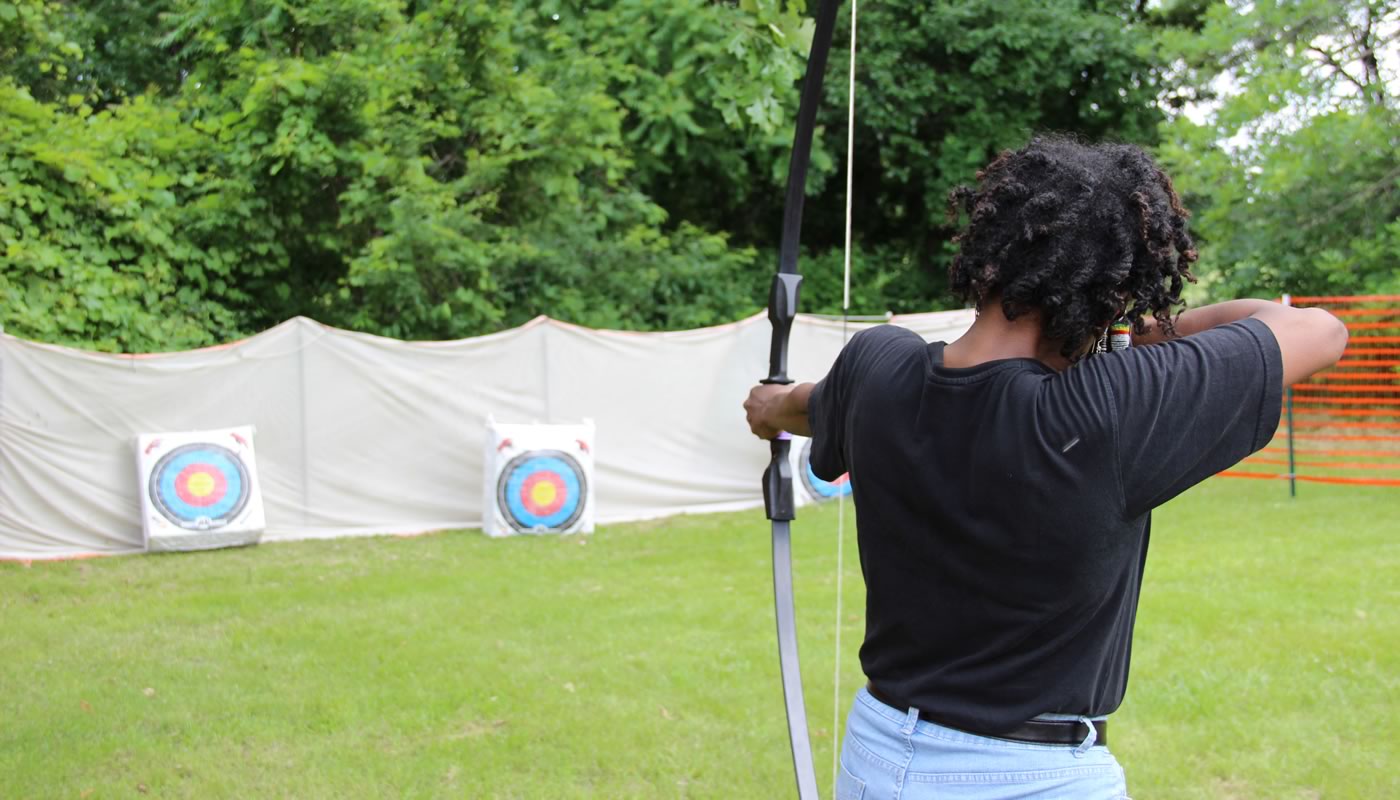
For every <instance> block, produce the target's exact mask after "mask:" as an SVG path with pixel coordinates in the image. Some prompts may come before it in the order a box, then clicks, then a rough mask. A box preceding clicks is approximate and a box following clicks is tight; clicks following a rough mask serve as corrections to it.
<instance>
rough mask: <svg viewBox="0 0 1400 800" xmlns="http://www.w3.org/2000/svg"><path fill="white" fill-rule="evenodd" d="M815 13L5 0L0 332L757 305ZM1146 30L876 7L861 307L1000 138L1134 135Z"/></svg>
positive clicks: (994, 10) (1069, 9) (1127, 10)
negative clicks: (1045, 132)
mask: <svg viewBox="0 0 1400 800" xmlns="http://www.w3.org/2000/svg"><path fill="white" fill-rule="evenodd" d="M807 11H808V9H807V8H806V4H804V3H803V2H801V1H800V0H740V2H716V1H714V0H679V1H678V0H544V2H526V0H516V2H511V3H499V2H498V3H489V2H460V1H459V0H297V1H296V2H288V1H287V0H154V1H153V2H142V1H140V0H93V2H89V3H82V4H72V3H59V2H45V1H44V0H0V57H3V59H4V63H5V64H6V67H5V71H4V74H3V75H0V86H3V92H4V93H3V100H4V105H3V108H0V117H2V118H3V119H4V120H5V121H6V122H7V125H6V129H5V130H4V131H3V132H0V153H3V157H4V159H5V163H4V172H3V181H4V183H3V192H4V194H3V195H0V239H2V241H0V246H3V247H4V248H5V251H6V254H7V255H6V257H5V260H4V262H3V263H0V291H3V292H4V306H3V308H0V323H3V324H4V325H6V326H7V327H8V329H9V330H10V331H11V332H13V333H17V334H20V335H24V336H33V337H36V338H41V339H49V340H54V341H63V342H70V343H82V344H89V345H92V346H96V347H100V348H103V349H166V348H179V347H188V346H192V345H197V344H203V343H206V342H210V341H216V340H220V339H225V338H229V337H232V336H238V335H243V334H246V333H249V332H252V331H256V330H259V329H261V328H264V327H267V326H269V325H273V324H276V323H277V322H280V321H282V320H283V319H286V318H287V317H290V316H292V315H296V314H306V315H310V316H313V317H315V318H317V319H321V320H324V321H326V322H329V323H332V324H337V325H344V326H349V327H353V328H356V329H360V330H366V331H371V332H375V333H380V334H388V335H393V336H400V337H406V338H422V337H427V338H440V337H457V336H466V335H471V334H478V333H484V332H489V331H492V330H496V329H499V328H500V327H502V326H505V325H513V324H516V323H519V322H522V321H525V320H527V319H529V318H531V317H533V316H535V315H537V314H549V315H551V316H554V317H558V318H561V319H566V320H570V321H574V322H579V323H583V324H588V325H601V326H610V327H624V328H643V329H653V328H674V327H689V326H693V325H702V324H709V323H714V322H721V321H726V320H730V319H734V318H736V317H739V316H742V315H745V314H749V313H752V312H754V311H756V310H757V309H758V308H759V307H760V305H761V304H762V302H763V299H764V297H765V292H764V286H765V284H766V281H767V277H768V273H769V271H770V270H771V265H772V263H773V260H774V254H773V252H772V251H773V248H774V245H775V244H776V241H777V232H778V225H779V220H780V217H781V197H782V191H781V190H782V185H783V182H784V179H785V175H786V167H787V160H788V148H789V146H790V141H791V135H792V133H791V128H792V123H793V111H794V110H795V106H796V102H797V91H796V82H797V80H798V78H799V77H800V76H801V74H802V71H803V68H804V67H803V64H804V61H803V59H804V56H805V54H806V52H807V50H808V49H809V47H810V43H811V35H812V23H811V20H810V19H809V18H808V17H807V16H806V13H807ZM1150 21H1151V20H1150V18H1148V17H1145V16H1143V14H1142V13H1141V12H1139V11H1138V10H1136V6H1135V5H1134V4H1131V3H1128V2H1119V3H1110V2H1103V1H1102V0H1056V2H1050V3H1046V2H1041V0H1017V1H1016V2H992V0H978V1H977V2H969V3H962V4H939V5H936V6H935V7H933V8H931V9H930V8H925V4H923V3H918V2H915V1H914V0H890V1H889V2H886V3H881V4H875V5H874V6H870V7H867V8H866V9H864V10H863V17H862V32H863V33H862V50H861V53H862V55H861V61H860V80H861V89H860V98H861V100H860V102H861V107H860V116H859V119H860V122H859V125H860V127H859V129H858V130H857V147H858V151H857V154H856V165H857V187H856V193H857V201H858V202H857V206H856V229H857V252H856V253H855V258H854V262H855V268H856V270H857V277H856V279H855V282H854V284H855V289H856V303H857V306H856V310H857V311H864V312H869V311H884V310H887V309H888V310H895V311H901V312H902V311H914V310H925V309H927V308H929V307H931V306H934V305H936V304H938V303H939V302H941V301H943V297H942V295H943V292H942V286H943V280H942V277H941V273H942V267H943V264H944V263H945V262H946V256H947V253H948V251H949V242H948V239H949V237H950V235H951V229H950V228H949V227H948V226H947V225H946V223H945V222H944V221H943V217H942V198H943V196H944V194H945V193H946V191H947V189H948V188H949V187H950V186H952V185H953V184H954V183H957V182H961V181H966V180H968V179H970V178H971V177H972V174H973V172H974V170H975V169H976V168H977V167H978V166H980V165H981V164H982V163H984V162H985V161H986V160H987V158H989V157H990V156H991V155H992V154H994V153H995V152H996V151H997V150H998V149H1000V148H1002V147H1009V146H1015V145H1018V144H1020V143H1021V142H1022V141H1024V139H1025V138H1026V137H1027V136H1028V135H1029V134H1030V133H1031V132H1032V131H1033V130H1036V129H1041V128H1055V129H1068V130H1075V131H1079V132H1082V133H1085V134H1086V135H1090V136H1101V135H1104V136H1114V137H1117V138H1127V139H1132V140H1139V141H1141V140H1147V139H1149V138H1150V136H1151V134H1152V131H1153V130H1154V126H1155V123H1156V120H1157V114H1158V112H1157V111H1156V110H1155V109H1154V108H1153V107H1152V105H1151V103H1150V99H1151V97H1152V96H1153V94H1154V92H1155V91H1156V86H1157V75H1158V68H1157V67H1156V66H1154V62H1153V61H1152V53H1151V51H1150V48H1148V47H1147V46H1146V43H1147V42H1148V41H1149V40H1150V36H1151V29H1150V26H1149V22H1150ZM845 24H846V23H844V22H843V23H842V25H843V26H844V25H845ZM842 36H844V32H843V31H841V30H838V32H837V38H838V45H837V46H836V47H835V49H834V52H833V61H832V65H831V70H830V72H831V74H830V77H829V80H828V86H829V90H828V94H827V103H826V105H825V107H824V108H823V109H822V112H821V114H822V116H821V122H822V130H821V131H819V134H818V136H819V140H818V143H817V147H816V149H815V152H814V154H813V169H812V173H811V177H810V183H809V189H810V191H811V192H812V193H813V195H814V196H813V197H812V199H811V200H810V201H809V203H808V209H809V221H808V224H807V226H806V228H807V235H806V236H805V237H804V239H805V241H806V242H807V243H808V246H809V251H810V254H811V256H812V259H811V260H810V262H809V264H808V267H809V268H808V269H807V274H808V275H809V276H810V278H809V284H808V286H809V289H808V293H807V302H806V304H805V307H806V308H808V309H811V310H822V311H833V310H836V309H837V308H838V307H839V302H840V300H839V298H840V286H839V262H840V255H839V248H840V242H841V235H840V231H841V228H842V221H841V213H842V209H843V208H844V188H843V186H842V184H843V182H842V181H839V180H832V176H834V175H837V174H839V168H840V167H841V163H840V161H841V159H840V157H838V156H837V155H835V154H836V153H837V152H839V151H841V150H842V144H843V143H844V138H845V137H844V133H845V112H844V108H843V104H844V94H845V90H844V81H843V80H841V79H840V77H839V76H840V75H843V74H844V71H845V65H844V59H845V56H844V48H843V47H841V46H840V44H839V41H840V39H841V37H842ZM36 204H37V205H38V206H42V207H43V209H44V211H36ZM828 271H832V272H833V274H832V275H827V274H826V273H827V272H828Z"/></svg>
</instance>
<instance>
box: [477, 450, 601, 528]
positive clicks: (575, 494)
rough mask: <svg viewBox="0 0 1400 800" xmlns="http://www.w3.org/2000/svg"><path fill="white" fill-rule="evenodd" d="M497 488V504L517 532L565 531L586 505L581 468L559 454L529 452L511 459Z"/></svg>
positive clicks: (575, 520)
mask: <svg viewBox="0 0 1400 800" xmlns="http://www.w3.org/2000/svg"><path fill="white" fill-rule="evenodd" d="M497 486H498V489H497V491H498V493H499V497H498V498H497V502H499V503H500V507H501V509H502V510H503V511H504V512H505V517H506V521H507V522H509V523H510V526H511V527H512V528H514V529H515V530H517V531H560V530H565V529H567V528H569V527H570V526H571V525H573V524H574V523H575V522H577V521H578V518H579V516H580V515H581V514H583V509H584V507H585V506H586V505H587V503H586V502H585V501H584V497H586V495H587V491H588V479H587V477H585V476H584V473H583V467H581V466H579V463H578V462H577V461H575V460H574V458H573V456H570V455H569V454H568V453H565V452H563V451H562V450H532V451H530V452H528V453H522V454H521V455H518V456H516V457H515V458H512V459H511V460H510V462H509V463H507V464H506V467H505V469H504V470H502V471H501V477H500V479H499V480H498V481H497Z"/></svg>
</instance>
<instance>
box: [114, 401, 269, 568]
mask: <svg viewBox="0 0 1400 800" xmlns="http://www.w3.org/2000/svg"><path fill="white" fill-rule="evenodd" d="M136 458H137V474H138V475H140V478H141V487H140V489H141V522H142V528H143V530H144V533H145V540H146V549H147V550H148V551H152V552H162V551H182V550H210V549H213V548H218V547H236V546H239V545H247V544H257V542H258V541H259V540H260V539H261V538H262V532H263V528H265V527H266V526H267V519H266V516H265V514H264V512H263V501H262V492H261V490H260V487H259V484H258V465H257V461H256V459H255V458H254V455H253V427H252V426H251V425H243V426H241V427H237V428H224V429H222V430H213V431H195V432H187V433H145V434H142V435H140V436H138V437H137V439H136Z"/></svg>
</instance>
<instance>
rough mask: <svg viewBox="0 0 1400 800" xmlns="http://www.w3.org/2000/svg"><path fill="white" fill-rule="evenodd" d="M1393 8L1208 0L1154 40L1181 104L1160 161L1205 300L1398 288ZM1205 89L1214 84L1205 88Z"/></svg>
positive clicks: (1379, 1)
mask: <svg viewBox="0 0 1400 800" xmlns="http://www.w3.org/2000/svg"><path fill="white" fill-rule="evenodd" d="M1397 31H1400V4H1397V3H1395V2H1393V1H1391V0H1345V1H1343V0H1303V1H1301V2H1299V1H1294V2H1283V1H1282V0H1260V1H1259V2H1253V3H1250V4H1248V5H1241V4H1237V3H1225V2H1216V3H1212V4H1210V5H1208V6H1207V7H1205V8H1204V9H1201V13H1200V15H1199V17H1198V25H1197V26H1196V28H1195V29H1194V30H1193V29H1190V28H1184V27H1183V28H1177V29H1175V30H1171V31H1169V32H1168V33H1167V34H1166V35H1165V36H1164V46H1165V48H1166V52H1167V53H1169V54H1171V55H1172V56H1173V57H1175V58H1176V59H1177V64H1178V74H1177V75H1176V77H1175V81H1176V82H1177V84H1178V87H1205V88H1204V90H1203V91H1202V90H1199V89H1198V90H1197V91H1189V90H1182V89H1180V88H1179V89H1178V92H1177V95H1178V97H1179V98H1181V102H1180V104H1181V105H1185V103H1186V102H1193V101H1194V102H1201V103H1204V104H1206V105H1207V106H1208V107H1210V109H1211V111H1210V114H1209V119H1207V120H1206V121H1205V122H1203V123H1197V122H1194V121H1192V120H1191V119H1190V118H1189V117H1188V116H1187V115H1185V114H1184V113H1178V115H1177V116H1176V118H1175V119H1173V120H1172V122H1171V123H1170V125H1169V126H1167V127H1166V129H1165V130H1166V132H1167V141H1166V143H1165V144H1164V145H1163V147H1162V149H1161V155H1162V158H1163V159H1164V160H1165V161H1166V162H1167V163H1168V164H1169V165H1170V171H1171V172H1172V173H1173V174H1174V175H1175V176H1176V177H1177V185H1178V187H1179V188H1180V189H1181V190H1182V191H1183V193H1184V194H1185V195H1186V200H1187V204H1188V205H1189V206H1191V207H1193V208H1194V209H1195V210H1196V212H1197V216H1196V221H1195V230H1196V232H1197V236H1198V238H1199V239H1200V240H1201V243H1202V253H1203V258H1202V262H1201V265H1200V271H1201V273H1202V275H1203V278H1204V282H1205V283H1207V285H1208V289H1209V291H1210V292H1211V293H1213V294H1215V295H1217V296H1222V297H1224V296H1235V295H1239V294H1264V295H1275V296H1277V295H1280V294H1283V293H1286V292H1287V293H1293V294H1300V295H1317V294H1356V293H1365V292H1393V291H1397V290H1400V133H1398V132H1400V126H1398V125H1397V121H1400V120H1397V114H1396V111H1397V109H1396V105H1395V99H1394V96H1393V87H1395V86H1396V85H1397V78H1400V72H1397V70H1400V49H1397V46H1396V38H1397V37H1396V34H1397ZM1211 87H1215V88H1214V89H1212V88H1211Z"/></svg>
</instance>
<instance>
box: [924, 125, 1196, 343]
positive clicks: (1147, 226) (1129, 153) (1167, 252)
mask: <svg viewBox="0 0 1400 800" xmlns="http://www.w3.org/2000/svg"><path fill="white" fill-rule="evenodd" d="M960 210H961V211H965V212H966V213H967V215H968V217H969V223H968V227H967V229H966V230H965V231H963V232H962V233H960V234H959V235H958V236H957V238H956V239H955V241H956V242H957V243H958V245H959V252H958V255H957V256H956V257H955V258H954V259H953V263H952V266H951V267H949V269H948V282H949V284H950V286H951V288H952V290H953V292H954V293H956V294H957V295H958V296H960V297H961V298H962V299H963V300H964V301H969V302H974V303H975V304H976V305H977V307H978V308H979V309H981V308H982V304H983V301H985V300H986V299H987V298H989V297H995V296H997V295H1000V297H1001V306H1002V310H1003V312H1005V314H1006V316H1007V318H1008V319H1015V318H1017V317H1018V316H1020V315H1022V314H1024V313H1026V312H1027V311H1030V310H1032V309H1034V310H1037V311H1039V312H1040V314H1041V325H1042V331H1043V332H1044V335H1045V336H1046V337H1047V338H1049V339H1052V340H1055V341H1061V342H1063V343H1064V345H1063V348H1062V350H1061V353H1062V354H1063V355H1064V356H1066V357H1068V358H1076V357H1080V356H1082V355H1083V353H1084V351H1085V350H1086V349H1087V347H1088V344H1089V342H1091V341H1093V340H1096V339H1097V338H1098V336H1099V335H1100V334H1101V333H1102V332H1103V330H1104V328H1106V327H1107V326H1108V325H1109V323H1111V322H1113V321H1114V320H1115V319H1118V318H1120V317H1124V316H1126V317H1127V318H1129V319H1131V320H1133V321H1134V325H1135V326H1136V330H1137V332H1138V333H1143V332H1144V331H1145V329H1146V326H1145V325H1144V323H1143V322H1142V317H1143V315H1144V314H1151V315H1152V316H1153V317H1154V318H1155V319H1156V320H1157V322H1158V325H1159V327H1160V328H1161V330H1162V331H1163V332H1164V333H1165V334H1166V335H1167V336H1173V335H1175V330H1174V329H1173V326H1172V309H1173V307H1175V306H1181V305H1183V303H1182V300H1181V290H1182V288H1183V287H1184V286H1185V282H1186V281H1192V282H1194V281H1195V278H1194V277H1193V276H1192V275H1191V270H1190V266H1191V262H1193V261H1195V260H1196V250H1195V248H1194V247H1193V245H1192V243H1191V236H1190V235H1189V234H1188V233H1187V231H1186V219H1187V217H1189V216H1190V212H1188V211H1187V210H1186V209H1185V208H1183V207H1182V205H1181V200H1180V198H1178V197H1177V195H1176V190H1175V189H1173V188H1172V182H1171V179H1170V178H1168V177H1167V175H1166V174H1165V173H1164V172H1162V170H1161V168H1160V167H1158V166H1157V164H1156V163H1155V162H1153V160H1152V157H1151V156H1149V155H1148V154H1147V153H1145V152H1143V151H1142V149H1141V148H1139V147H1135V146H1133V145H1125V144H1085V143H1082V142H1080V141H1078V140H1076V139H1073V138H1069V137H1065V136H1039V137H1036V138H1035V139H1033V140H1031V142H1030V144H1028V145H1026V146H1025V147H1024V148H1022V149H1020V150H1016V151H1010V150H1007V151H1005V152H1003V153H1002V154H1001V155H1000V156H998V157H997V158H996V160H994V161H993V162H992V163H991V164H989V165H988V166H987V167H986V169H983V170H982V171H981V172H978V173H977V186H975V187H973V186H960V187H958V188H956V189H954V190H953V191H952V192H951V193H950V194H949V195H948V215H949V220H950V221H954V222H956V221H957V219H958V216H959V211H960Z"/></svg>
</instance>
